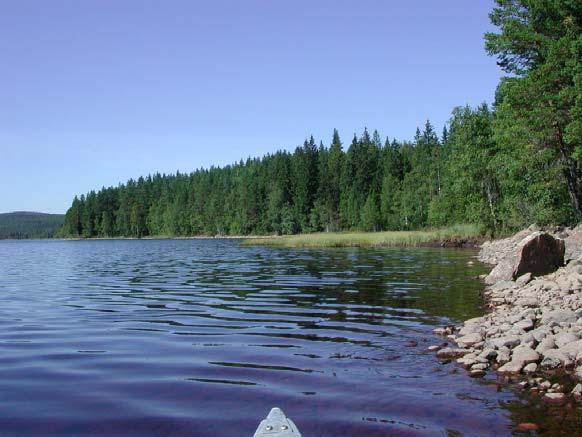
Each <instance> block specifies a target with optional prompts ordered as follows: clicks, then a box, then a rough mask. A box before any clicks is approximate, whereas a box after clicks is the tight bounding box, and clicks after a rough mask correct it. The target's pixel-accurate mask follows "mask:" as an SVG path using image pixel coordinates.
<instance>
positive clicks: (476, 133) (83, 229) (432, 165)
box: [59, 0, 582, 238]
mask: <svg viewBox="0 0 582 437" xmlns="http://www.w3.org/2000/svg"><path fill="white" fill-rule="evenodd" d="M490 19H491V22H492V23H493V24H494V25H495V26H496V27H497V28H498V32H491V33H487V34H486V35H485V48H486V50H487V52H488V53H489V54H490V55H492V56H495V57H496V58H497V62H498V64H499V66H500V67H501V68H502V69H503V70H504V72H506V73H507V75H506V77H504V78H503V79H502V80H501V81H500V83H499V85H498V88H497V90H496V95H495V101H494V102H493V104H492V105H488V104H486V103H483V104H481V105H480V106H478V107H475V108H471V107H468V106H460V107H457V108H454V109H453V110H452V114H451V118H450V120H449V122H448V123H447V125H446V126H444V128H443V129H442V131H440V132H437V131H436V130H435V128H434V127H433V126H432V125H431V123H430V122H429V121H427V122H426V124H425V125H424V126H422V128H421V129H417V131H416V134H415V135H414V138H413V140H411V141H398V140H396V139H388V138H383V137H381V135H380V133H379V132H378V131H376V130H374V131H369V130H368V129H366V130H364V132H362V133H361V134H359V135H354V137H353V138H351V139H349V140H348V142H345V143H344V141H343V140H342V139H341V138H340V137H339V135H338V132H337V131H334V132H333V133H332V135H331V140H330V141H329V143H328V144H324V143H323V142H321V141H319V142H317V141H316V140H315V139H314V138H313V137H310V138H309V139H307V140H305V142H304V143H303V145H301V146H299V147H297V148H296V149H295V150H294V151H293V152H288V151H284V150H280V151H277V152H275V153H273V154H269V155H266V156H264V157H260V158H252V159H250V158H249V159H247V160H246V161H240V162H238V163H235V164H233V165H228V166H225V167H222V168H214V167H213V168H209V169H199V170H196V171H194V172H192V173H189V174H183V173H179V172H178V173H176V174H170V175H166V174H154V175H149V176H147V177H140V178H138V179H137V180H133V179H132V180H129V181H127V182H126V183H124V184H120V185H119V186H117V187H109V188H105V187H104V188H102V189H101V190H99V191H91V192H89V193H87V194H85V195H81V196H77V197H75V198H74V199H73V202H72V205H71V207H70V208H69V210H68V211H67V213H66V217H65V224H64V225H63V226H62V228H61V229H60V231H59V233H60V235H62V236H68V237H86V238H90V237H116V236H124V237H138V238H139V237H146V236H195V235H250V234H255V235H259V234H295V233H306V232H317V231H344V230H362V231H379V230H416V229H424V228H428V227H442V226H448V225H453V224H462V223H468V224H475V225H478V226H479V227H481V228H482V229H483V232H489V233H491V234H500V233H505V232H510V231H513V230H516V229H519V228H523V227H525V226H527V225H529V224H531V223H538V224H542V225H543V224H553V225H566V224H574V223H577V222H578V221H579V220H580V218H581V215H582V210H581V208H582V207H581V205H580V202H581V201H582V144H581V141H582V140H581V139H582V63H581V55H582V36H581V32H580V30H581V20H582V3H580V2H579V1H573V0H549V1H531V0H496V6H495V8H494V9H493V11H492V12H491V14H490Z"/></svg>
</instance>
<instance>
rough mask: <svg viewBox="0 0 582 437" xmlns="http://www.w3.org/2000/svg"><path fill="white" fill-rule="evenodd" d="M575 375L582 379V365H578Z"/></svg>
mask: <svg viewBox="0 0 582 437" xmlns="http://www.w3.org/2000/svg"><path fill="white" fill-rule="evenodd" d="M574 375H576V378H578V379H582V366H578V367H576V372H575V373H574Z"/></svg>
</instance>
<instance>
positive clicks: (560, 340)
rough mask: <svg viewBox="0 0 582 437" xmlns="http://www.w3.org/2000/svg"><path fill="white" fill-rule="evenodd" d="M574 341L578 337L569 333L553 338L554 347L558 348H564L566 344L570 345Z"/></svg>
mask: <svg viewBox="0 0 582 437" xmlns="http://www.w3.org/2000/svg"><path fill="white" fill-rule="evenodd" d="M576 340H578V336H577V335H575V334H573V333H571V332H561V333H560V334H558V335H556V336H555V337H554V341H555V342H556V346H557V347H558V348H561V347H562V346H565V345H567V344H568V343H572V342H573V341H576Z"/></svg>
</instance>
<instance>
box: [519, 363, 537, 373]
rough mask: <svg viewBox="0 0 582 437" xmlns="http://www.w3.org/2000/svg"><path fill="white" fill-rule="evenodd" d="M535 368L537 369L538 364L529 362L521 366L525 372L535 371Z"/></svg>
mask: <svg viewBox="0 0 582 437" xmlns="http://www.w3.org/2000/svg"><path fill="white" fill-rule="evenodd" d="M536 370H538V365H537V364H536V363H529V364H528V365H527V366H525V367H524V368H523V371H524V372H525V373H535V371H536Z"/></svg>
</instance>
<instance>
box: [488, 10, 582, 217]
mask: <svg viewBox="0 0 582 437" xmlns="http://www.w3.org/2000/svg"><path fill="white" fill-rule="evenodd" d="M491 21H492V22H493V24H495V25H496V26H498V27H499V29H500V32H499V33H489V34H487V35H486V37H485V38H486V48H487V50H488V52H489V53H490V54H492V55H496V56H497V57H498V60H499V65H500V66H501V67H502V68H503V69H504V70H505V71H507V72H508V73H510V74H511V75H512V76H510V77H509V78H505V79H504V80H502V82H501V84H500V86H499V89H498V92H497V96H496V102H495V108H496V114H495V120H494V140H495V142H496V143H497V145H498V149H499V150H498V153H497V156H496V158H495V160H496V162H497V163H498V165H499V166H500V167H499V168H501V169H503V170H504V172H503V173H501V172H499V182H500V188H501V190H502V192H503V195H504V199H503V202H502V205H503V206H502V208H503V214H504V216H505V217H507V220H505V222H504V226H506V227H515V226H522V225H524V224H526V223H530V222H532V221H537V222H540V223H568V222H572V221H576V220H579V219H580V218H581V217H582V210H581V206H580V202H581V201H582V165H581V162H580V157H581V155H582V153H581V147H582V143H581V141H582V135H581V133H582V131H581V123H582V121H581V115H582V114H581V113H582V64H581V54H582V36H581V26H582V3H581V2H580V1H576V0H546V1H539V0H497V6H496V7H495V8H494V10H493V12H492V13H491ZM568 204H569V205H568Z"/></svg>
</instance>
